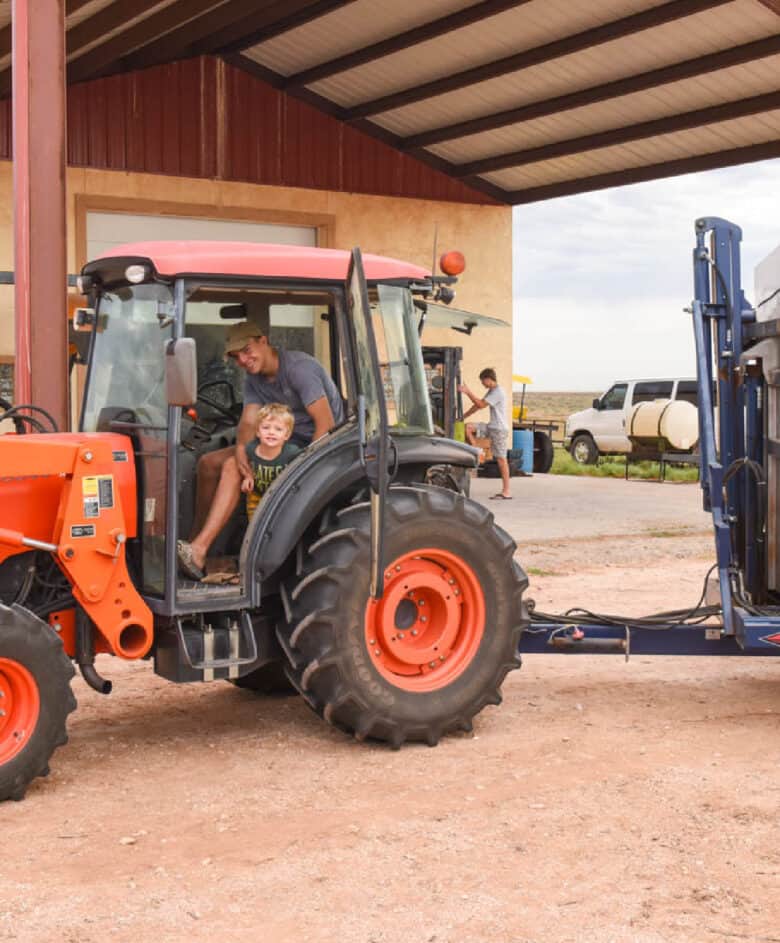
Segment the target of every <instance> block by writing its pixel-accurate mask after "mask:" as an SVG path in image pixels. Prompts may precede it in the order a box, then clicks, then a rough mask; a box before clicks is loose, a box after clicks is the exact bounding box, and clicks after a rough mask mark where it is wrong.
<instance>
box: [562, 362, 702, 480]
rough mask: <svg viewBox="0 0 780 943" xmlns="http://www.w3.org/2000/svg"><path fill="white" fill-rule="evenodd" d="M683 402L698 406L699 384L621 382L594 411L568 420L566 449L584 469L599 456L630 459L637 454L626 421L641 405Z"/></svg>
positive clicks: (689, 380)
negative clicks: (664, 400)
mask: <svg viewBox="0 0 780 943" xmlns="http://www.w3.org/2000/svg"><path fill="white" fill-rule="evenodd" d="M654 399H680V400H685V401H687V402H689V403H693V405H694V406H698V404H699V398H698V392H697V386H696V380H695V379H693V378H685V379H676V380H668V379H665V380H619V381H618V382H617V383H614V384H613V385H612V386H611V387H610V388H609V389H608V390H607V392H606V393H604V395H603V396H600V397H599V398H598V399H594V400H593V406H592V408H591V409H583V410H581V411H580V412H578V413H572V415H571V416H569V418H568V419H567V420H566V432H565V440H564V445H565V447H566V448H567V449H568V450H569V452H571V456H572V458H573V459H574V460H575V461H576V462H579V463H580V464H581V465H593V464H594V463H595V462H596V461H597V459H598V457H599V455H628V454H631V453H632V452H634V451H635V449H634V447H633V445H632V443H631V440H630V439H629V438H628V435H627V433H626V420H627V419H628V415H629V413H630V412H631V409H632V408H633V407H634V406H636V404H637V403H644V402H647V401H648V400H654Z"/></svg>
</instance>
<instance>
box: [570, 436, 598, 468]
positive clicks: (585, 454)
mask: <svg viewBox="0 0 780 943" xmlns="http://www.w3.org/2000/svg"><path fill="white" fill-rule="evenodd" d="M569 452H570V453H571V457H572V458H573V459H574V461H575V462H577V463H578V464H580V465H595V464H596V462H597V461H598V460H599V450H598V448H597V447H596V443H595V442H594V441H593V439H592V438H591V437H590V436H589V435H588V434H587V433H586V432H581V433H580V434H579V435H575V436H574V438H573V439H572V441H571V445H570V446H569Z"/></svg>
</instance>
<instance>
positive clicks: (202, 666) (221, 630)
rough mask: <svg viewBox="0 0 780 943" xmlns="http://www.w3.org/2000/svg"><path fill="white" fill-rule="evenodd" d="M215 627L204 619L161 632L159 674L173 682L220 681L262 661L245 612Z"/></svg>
mask: <svg viewBox="0 0 780 943" xmlns="http://www.w3.org/2000/svg"><path fill="white" fill-rule="evenodd" d="M221 622H222V624H212V623H208V622H206V621H205V619H204V617H203V616H198V617H196V618H195V619H191V620H184V619H181V618H176V619H175V620H174V622H173V625H172V626H171V627H170V628H168V629H167V630H164V631H163V632H160V633H158V642H157V645H156V647H155V653H154V662H155V671H156V672H157V674H159V675H162V677H164V678H168V679H169V680H170V681H179V682H186V681H217V680H231V679H235V678H238V677H239V676H240V675H241V674H242V671H241V668H242V667H244V666H246V665H250V664H253V663H255V662H256V661H257V659H258V647H257V639H256V636H255V631H254V628H253V626H252V620H251V618H250V616H249V613H248V612H246V611H245V610H244V611H242V612H240V613H238V616H237V618H236V617H231V618H229V619H225V618H222V620H221Z"/></svg>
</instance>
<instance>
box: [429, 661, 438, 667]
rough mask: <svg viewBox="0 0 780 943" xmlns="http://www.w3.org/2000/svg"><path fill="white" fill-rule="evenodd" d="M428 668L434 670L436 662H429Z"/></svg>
mask: <svg viewBox="0 0 780 943" xmlns="http://www.w3.org/2000/svg"><path fill="white" fill-rule="evenodd" d="M428 667H429V668H435V667H436V662H435V661H432V662H429V664H428Z"/></svg>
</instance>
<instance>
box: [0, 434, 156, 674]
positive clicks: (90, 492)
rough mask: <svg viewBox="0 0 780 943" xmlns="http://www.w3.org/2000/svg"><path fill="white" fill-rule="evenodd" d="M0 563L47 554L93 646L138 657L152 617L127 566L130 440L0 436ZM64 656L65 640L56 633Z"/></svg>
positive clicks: (132, 484) (131, 531) (145, 647)
mask: <svg viewBox="0 0 780 943" xmlns="http://www.w3.org/2000/svg"><path fill="white" fill-rule="evenodd" d="M0 469H1V471H0V508H1V509H2V510H0V563H1V562H2V561H3V560H5V559H6V558H7V557H9V556H12V555H13V554H15V553H20V552H22V551H25V550H28V549H30V548H37V549H42V550H48V551H50V552H51V553H52V555H53V557H54V559H55V560H56V562H57V565H58V566H59V567H60V569H61V570H62V571H63V573H64V574H65V575H66V577H67V578H68V580H69V582H70V584H71V586H72V591H73V596H74V598H75V599H76V601H77V602H78V603H79V604H80V605H81V606H82V608H83V609H84V611H85V612H86V613H87V615H88V616H89V617H90V619H91V620H92V622H93V623H94V625H95V627H96V629H97V632H98V633H99V636H101V638H100V639H99V640H98V641H99V642H102V643H104V644H102V645H100V648H101V649H103V650H107V651H110V652H112V653H113V654H115V655H119V656H120V657H122V658H127V659H135V658H141V657H143V656H144V655H145V654H146V653H147V652H148V651H149V649H150V647H151V645H152V639H153V634H152V614H151V612H150V610H149V607H148V606H147V605H146V603H145V602H144V600H143V599H142V597H141V596H140V595H139V593H138V592H137V590H136V588H135V586H134V584H133V582H132V580H131V579H130V575H129V573H128V571H127V564H126V556H125V548H126V541H127V540H128V539H129V538H132V537H135V536H136V532H137V522H136V481H135V465H134V462H133V451H132V445H131V443H130V440H129V439H128V438H126V437H125V436H121V435H115V434H110V433H106V434H102V433H97V434H89V433H64V434H48V435H24V436H21V435H20V436H17V435H5V436H0ZM63 642H64V644H65V648H66V651H68V654H70V655H73V654H74V651H72V650H70V649H71V648H75V646H74V643H73V639H72V638H70V637H67V636H66V637H64V638H63Z"/></svg>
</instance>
